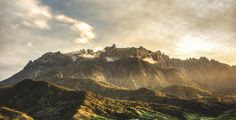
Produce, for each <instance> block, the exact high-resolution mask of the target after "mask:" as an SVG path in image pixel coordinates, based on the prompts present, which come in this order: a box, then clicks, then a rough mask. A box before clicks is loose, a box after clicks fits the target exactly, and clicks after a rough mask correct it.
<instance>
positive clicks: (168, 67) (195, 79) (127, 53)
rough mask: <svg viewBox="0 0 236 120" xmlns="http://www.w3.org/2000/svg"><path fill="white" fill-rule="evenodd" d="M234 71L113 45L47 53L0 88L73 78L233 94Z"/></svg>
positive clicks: (211, 63)
mask: <svg viewBox="0 0 236 120" xmlns="http://www.w3.org/2000/svg"><path fill="white" fill-rule="evenodd" d="M235 72H236V69H235V67H231V66H229V65H227V64H223V63H220V62H218V61H215V60H208V59H207V58H206V57H201V58H199V59H195V58H191V59H187V60H180V59H175V58H170V57H169V56H167V55H165V54H163V53H161V52H160V51H156V52H152V51H150V50H147V49H145V48H143V47H139V48H135V47H131V48H117V47H116V45H115V44H114V45H112V46H111V47H105V48H104V49H103V50H100V51H96V52H94V51H93V50H90V49H88V50H85V49H82V50H80V51H76V52H71V53H66V54H63V53H60V52H55V53H52V52H48V53H46V54H44V55H43V56H41V57H40V58H38V59H36V60H35V61H30V62H29V63H28V64H27V65H26V66H25V67H24V69H23V70H21V71H20V72H18V73H16V74H15V75H13V76H12V77H10V78H8V79H6V80H4V81H2V82H1V83H0V85H1V86H9V85H14V84H16V83H18V82H20V81H21V80H23V79H26V78H29V79H34V80H46V81H49V82H52V83H56V81H60V79H64V78H76V79H92V80H95V81H100V82H103V83H107V84H111V85H115V86H118V87H123V88H126V89H133V90H134V89H139V88H142V87H145V88H150V89H153V90H161V89H163V88H165V87H169V86H173V85H179V86H190V87H194V88H197V89H202V90H208V91H215V92H219V93H233V92H235V91H236V90H235V88H236V75H235V74H234V73H235Z"/></svg>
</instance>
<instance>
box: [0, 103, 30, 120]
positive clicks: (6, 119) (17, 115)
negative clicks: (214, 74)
mask: <svg viewBox="0 0 236 120" xmlns="http://www.w3.org/2000/svg"><path fill="white" fill-rule="evenodd" d="M0 120H33V118H32V117H30V116H28V115H26V114H25V113H22V112H19V111H16V110H13V109H10V108H7V107H1V106H0Z"/></svg>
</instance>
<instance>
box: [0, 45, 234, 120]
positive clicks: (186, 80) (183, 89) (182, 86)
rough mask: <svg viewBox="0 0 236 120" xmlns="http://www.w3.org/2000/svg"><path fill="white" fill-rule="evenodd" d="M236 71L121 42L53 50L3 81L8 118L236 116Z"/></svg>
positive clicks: (0, 93) (2, 110) (0, 111)
mask: <svg viewBox="0 0 236 120" xmlns="http://www.w3.org/2000/svg"><path fill="white" fill-rule="evenodd" d="M235 72H236V67H235V66H230V65H227V64H224V63H221V62H218V61H216V60H209V59H207V58H206V57H200V58H199V59H195V58H189V59H186V60H181V59H176V58H170V57H169V56H167V55H165V54H164V53H162V52H161V51H156V52H152V51H150V50H147V49H146V48H143V47H139V48H135V47H131V48H117V47H116V45H115V44H114V45H112V46H110V47H105V48H104V49H103V50H99V51H93V50H90V49H87V50H85V49H82V50H80V51H76V52H70V53H61V52H54V53H53V52H48V53H46V54H44V55H42V56H41V57H40V58H38V59H36V60H34V61H29V62H28V64H27V65H26V66H25V67H24V68H23V69H22V70H21V71H19V72H18V73H16V74H15V75H13V76H11V77H10V78H8V79H6V80H3V81H2V82H0V106H2V107H0V119H1V117H2V118H5V119H13V118H19V119H22V120H31V119H36V120H58V119H60V120H70V119H150V120H151V119H166V120H168V119H190V120H191V119H216V120H217V119H218V120H221V119H235V118H236V115H235V111H236V110H235V108H236V102H235V101H236V95H235V94H236V74H235Z"/></svg>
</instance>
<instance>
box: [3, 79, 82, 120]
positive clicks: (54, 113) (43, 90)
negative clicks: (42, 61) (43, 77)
mask: <svg viewBox="0 0 236 120" xmlns="http://www.w3.org/2000/svg"><path fill="white" fill-rule="evenodd" d="M85 95H86V92H83V91H79V92H76V91H73V90H70V89H67V88H63V87H59V86H55V85H52V84H49V83H47V82H44V81H32V80H29V79H27V80H23V81H21V82H19V83H18V84H16V85H15V86H13V87H12V88H10V89H8V90H7V91H5V92H4V93H3V94H2V95H1V96H0V104H1V105H4V106H7V107H10V108H14V109H17V110H19V111H23V112H26V113H28V114H29V115H30V116H32V117H33V118H35V119H40V120H45V119H47V120H51V119H52V120H53V119H54V120H55V119H61V120H69V119H70V118H71V116H72V115H73V114H74V112H75V109H76V108H77V107H79V106H80V105H81V104H82V102H83V100H84V98H85Z"/></svg>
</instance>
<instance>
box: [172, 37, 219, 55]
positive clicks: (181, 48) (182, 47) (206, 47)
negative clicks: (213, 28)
mask: <svg viewBox="0 0 236 120" xmlns="http://www.w3.org/2000/svg"><path fill="white" fill-rule="evenodd" d="M215 47H216V45H215V44H214V43H212V42H209V41H206V40H204V39H202V38H197V37H184V38H182V39H181V40H180V41H179V43H178V44H177V48H176V49H177V51H178V52H179V53H181V54H192V55H194V54H196V53H198V52H210V51H211V50H212V49H214V48H215Z"/></svg>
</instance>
